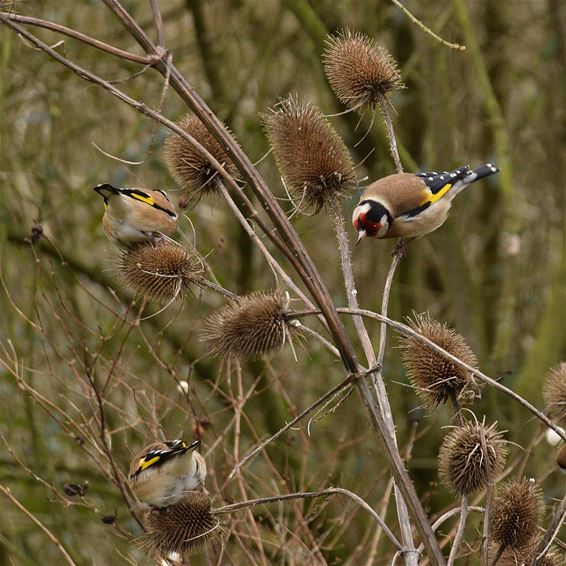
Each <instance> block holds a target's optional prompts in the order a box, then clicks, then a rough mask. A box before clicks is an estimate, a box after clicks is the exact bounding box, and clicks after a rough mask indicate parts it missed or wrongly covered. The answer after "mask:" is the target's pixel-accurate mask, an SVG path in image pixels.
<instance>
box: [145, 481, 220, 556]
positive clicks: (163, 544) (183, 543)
mask: <svg viewBox="0 0 566 566" xmlns="http://www.w3.org/2000/svg"><path fill="white" fill-rule="evenodd" d="M146 526H147V532H146V534H145V535H144V536H143V537H142V539H141V546H142V547H143V548H144V549H145V550H146V551H147V552H149V553H150V554H157V555H161V556H167V555H168V554H169V553H171V552H177V553H178V554H180V555H181V556H186V555H192V554H196V553H198V552H200V551H202V550H203V547H204V546H206V545H207V544H209V543H211V542H212V541H213V540H214V539H216V538H218V537H219V536H221V535H222V528H221V527H220V524H219V522H218V519H217V518H216V517H214V515H212V514H211V512H210V495H208V493H205V492H199V491H189V492H188V493H187V495H186V496H185V497H184V498H183V499H181V501H179V502H178V503H175V504H174V505H170V506H169V507H165V508H162V509H157V508H152V509H151V510H150V511H148V513H147V516H146Z"/></svg>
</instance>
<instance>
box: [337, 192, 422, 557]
mask: <svg viewBox="0 0 566 566" xmlns="http://www.w3.org/2000/svg"><path fill="white" fill-rule="evenodd" d="M328 210H329V213H330V217H331V219H332V222H333V224H334V230H335V231H336V237H337V239H338V248H339V251H340V260H341V261H340V265H341V266H342V274H343V276H344V285H345V287H346V295H347V299H348V305H349V307H350V308H352V309H357V308H358V307H359V305H358V296H357V294H358V292H357V290H356V284H355V280H354V273H353V270H352V261H351V256H350V246H349V243H348V236H347V234H346V229H345V226H344V218H343V216H342V214H341V212H340V209H339V207H338V205H337V204H336V203H331V204H329V206H328ZM399 259H400V257H399V256H395V257H394V258H393V261H392V263H391V267H390V269H389V273H388V275H387V280H386V284H385V288H384V290H383V302H382V314H383V315H384V316H386V315H387V308H388V303H389V294H390V291H391V283H392V281H393V275H394V274H395V269H396V268H397V264H398V263H399ZM352 320H353V322H354V325H355V327H356V331H357V333H358V337H359V338H360V341H361V343H362V347H363V350H364V354H365V356H366V359H367V363H368V366H369V367H374V366H375V367H377V368H378V369H377V370H376V371H375V372H374V373H373V374H372V375H371V378H372V382H373V386H374V389H375V394H376V397H377V401H378V404H379V409H380V411H381V413H382V415H383V419H384V421H385V423H386V426H387V432H388V433H389V435H390V436H391V439H392V440H393V442H394V444H395V445H397V438H396V436H395V423H394V421H393V415H392V413H391V405H390V404H389V397H388V395H387V391H385V385H384V384H383V378H382V375H381V367H382V364H383V358H384V355H385V341H386V333H387V325H386V324H382V325H381V332H380V336H379V352H378V355H377V358H376V356H375V352H374V350H373V346H372V344H371V340H370V338H369V334H368V332H367V329H366V327H365V324H364V321H363V319H362V317H361V316H356V315H354V316H352ZM361 381H362V380H359V381H357V382H356V383H357V385H358V386H360V384H361ZM395 501H396V504H397V515H398V517H399V527H400V529H401V536H402V539H403V544H404V546H405V547H406V549H407V550H406V551H405V560H406V564H407V566H412V565H414V566H416V565H417V562H418V558H419V554H418V553H417V552H416V550H415V544H414V541H413V534H412V529H411V521H410V518H409V512H408V509H407V505H406V503H405V501H404V499H403V497H402V495H401V493H400V492H399V490H398V488H397V486H395Z"/></svg>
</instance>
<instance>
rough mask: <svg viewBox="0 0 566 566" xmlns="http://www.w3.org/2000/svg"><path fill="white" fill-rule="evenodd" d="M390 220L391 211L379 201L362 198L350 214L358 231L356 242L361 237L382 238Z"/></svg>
mask: <svg viewBox="0 0 566 566" xmlns="http://www.w3.org/2000/svg"><path fill="white" fill-rule="evenodd" d="M392 221H393V219H392V217H391V213H390V212H389V211H388V210H387V208H385V206H383V205H382V204H381V203H380V202H377V201H375V200H369V199H367V200H362V201H361V202H360V203H359V204H358V206H356V208H355V209H354V214H353V215H352V224H353V225H354V228H355V229H356V230H357V232H358V243H359V242H361V241H362V240H363V238H383V237H384V236H385V234H387V231H388V230H389V228H390V226H391V222H392Z"/></svg>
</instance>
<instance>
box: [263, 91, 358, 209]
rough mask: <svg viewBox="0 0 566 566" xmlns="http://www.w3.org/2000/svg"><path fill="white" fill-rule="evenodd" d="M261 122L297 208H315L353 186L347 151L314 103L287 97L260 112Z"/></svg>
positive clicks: (339, 196)
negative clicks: (275, 106)
mask: <svg viewBox="0 0 566 566" xmlns="http://www.w3.org/2000/svg"><path fill="white" fill-rule="evenodd" d="M263 122H264V125H265V129H266V132H267V136H268V138H269V142H270V144H271V147H272V148H273V153H274V156H275V161H276V163H277V167H278V168H279V171H280V173H281V175H282V177H283V179H284V181H285V183H286V184H287V187H288V188H289V191H290V192H291V194H292V195H293V197H294V198H295V199H296V200H297V201H298V203H297V205H298V207H299V208H300V207H301V206H302V205H304V206H305V208H307V209H311V210H313V211H315V212H318V211H319V210H320V209H321V208H322V207H323V206H324V205H327V204H330V203H331V202H332V203H334V202H340V200H341V199H342V198H343V197H344V196H345V195H346V194H347V193H348V192H349V191H350V190H351V189H352V188H354V187H355V183H356V175H355V172H354V164H353V162H352V159H351V158H350V154H349V153H348V150H347V149H346V146H345V145H344V142H343V141H342V139H341V138H340V136H339V135H338V132H337V131H336V130H335V129H334V128H333V127H332V126H331V124H330V122H329V121H328V120H327V119H326V118H325V117H324V115H323V114H322V112H321V111H320V110H319V109H318V108H317V107H316V106H315V105H314V104H310V103H306V104H300V103H299V102H298V101H297V100H295V99H294V98H293V97H289V98H287V99H286V100H283V101H282V102H280V103H279V105H278V107H277V108H276V109H274V110H272V112H270V113H269V114H264V115H263Z"/></svg>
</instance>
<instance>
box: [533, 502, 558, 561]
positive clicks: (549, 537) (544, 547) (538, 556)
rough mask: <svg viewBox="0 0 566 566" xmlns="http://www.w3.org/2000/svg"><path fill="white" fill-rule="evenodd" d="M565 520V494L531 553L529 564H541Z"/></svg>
mask: <svg viewBox="0 0 566 566" xmlns="http://www.w3.org/2000/svg"><path fill="white" fill-rule="evenodd" d="M565 520H566V495H565V496H564V498H563V499H562V501H561V502H560V505H558V507H557V508H556V510H555V511H554V513H553V515H552V519H551V520H550V524H549V525H548V527H547V528H546V534H545V535H544V537H543V538H542V540H541V541H540V543H539V544H538V546H537V548H536V550H535V551H534V553H533V560H532V562H531V564H530V565H529V566H539V565H540V564H542V561H543V560H544V557H545V556H546V554H547V553H548V551H549V550H550V547H551V545H552V542H553V540H554V539H555V538H556V537H557V536H558V532H559V531H560V528H561V527H562V525H563V523H564V521H565Z"/></svg>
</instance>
